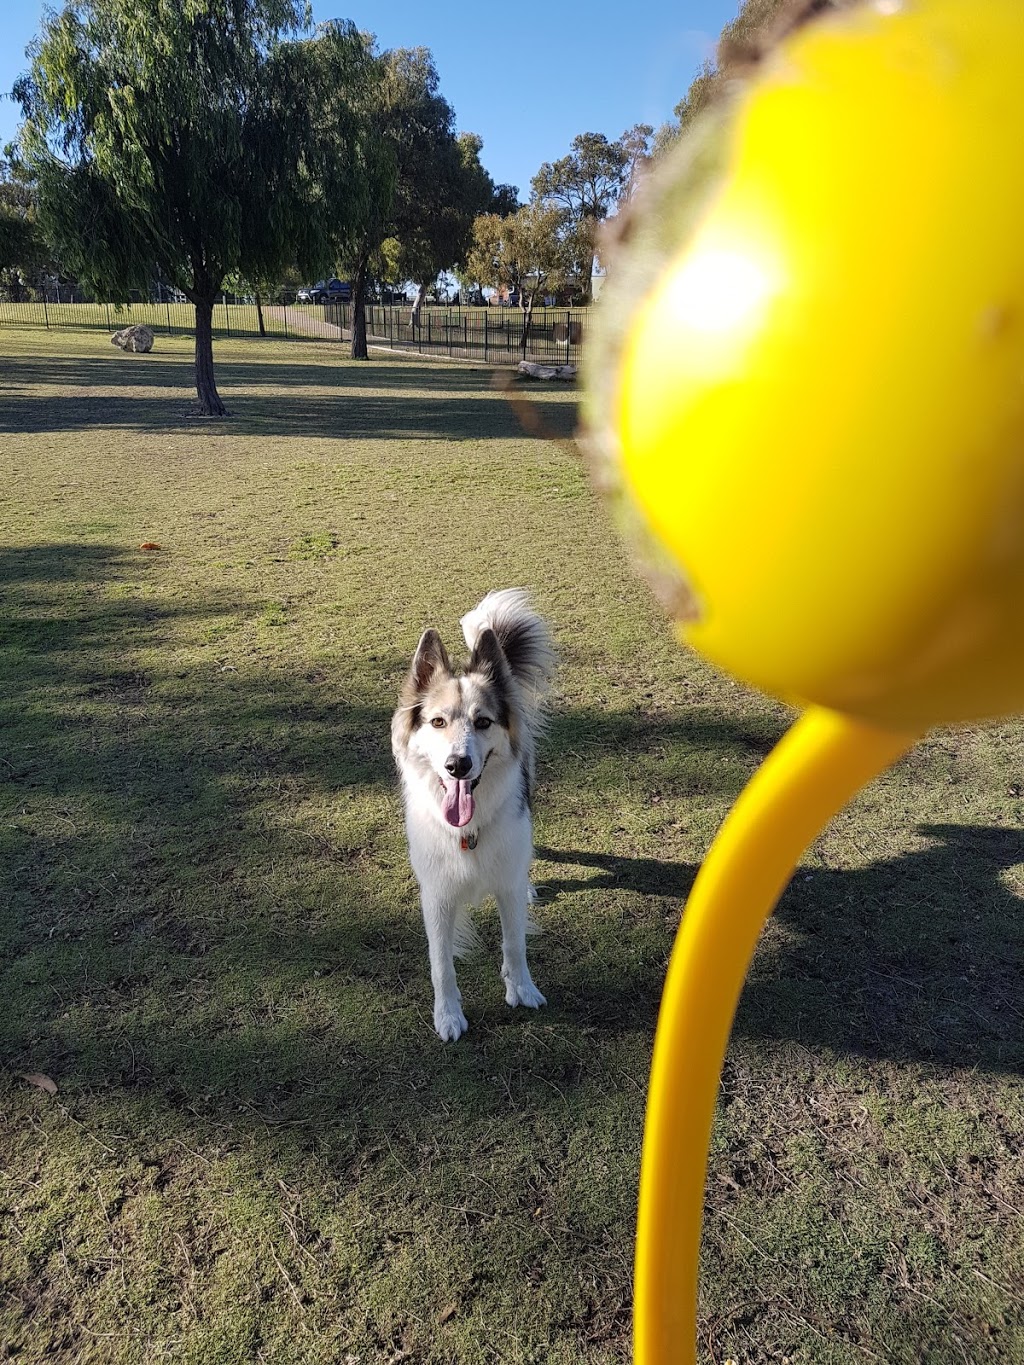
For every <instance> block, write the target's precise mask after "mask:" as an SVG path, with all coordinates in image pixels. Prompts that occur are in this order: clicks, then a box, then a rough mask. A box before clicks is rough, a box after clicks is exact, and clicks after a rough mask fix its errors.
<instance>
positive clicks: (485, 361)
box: [484, 304, 488, 365]
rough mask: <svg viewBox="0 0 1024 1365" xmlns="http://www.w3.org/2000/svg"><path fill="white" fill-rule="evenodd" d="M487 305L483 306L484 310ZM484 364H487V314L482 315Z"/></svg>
mask: <svg viewBox="0 0 1024 1365" xmlns="http://www.w3.org/2000/svg"><path fill="white" fill-rule="evenodd" d="M487 306H488V305H487V304H485V305H484V307H485V308H486V307H487ZM484 364H485V365H486V364H487V314H486V313H485V314H484Z"/></svg>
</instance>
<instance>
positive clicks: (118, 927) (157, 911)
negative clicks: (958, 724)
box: [0, 330, 1024, 1365]
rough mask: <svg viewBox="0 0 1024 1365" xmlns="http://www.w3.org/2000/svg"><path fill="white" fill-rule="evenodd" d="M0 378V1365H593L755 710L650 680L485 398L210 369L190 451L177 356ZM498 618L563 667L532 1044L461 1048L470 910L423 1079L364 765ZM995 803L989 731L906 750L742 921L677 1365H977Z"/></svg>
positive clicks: (552, 419) (1000, 923) (495, 1041)
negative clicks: (420, 684)
mask: <svg viewBox="0 0 1024 1365" xmlns="http://www.w3.org/2000/svg"><path fill="white" fill-rule="evenodd" d="M0 345H2V347H3V348H4V354H3V355H2V357H0V461H2V479H0V528H2V535H0V583H2V590H3V610H2V614H0V677H2V678H3V689H2V695H0V708H2V729H0V845H2V857H0V879H2V886H0V968H2V983H0V992H2V1011H0V1045H2V1051H0V1058H2V1069H0V1286H2V1289H0V1359H14V1360H17V1361H19V1362H36V1361H39V1362H43V1361H47V1362H50V1361H58V1362H68V1363H70V1362H76V1365H77V1362H111V1363H112V1365H114V1363H116V1365H129V1362H130V1363H131V1365H136V1363H137V1365H149V1362H163V1361H173V1362H188V1363H189V1365H242V1362H246V1363H248V1362H266V1365H293V1363H294V1365H298V1362H303V1365H378V1363H379V1365H397V1363H398V1362H417V1363H418V1365H428V1362H429V1363H430V1365H449V1363H451V1362H458V1365H463V1363H465V1365H478V1362H479V1363H486V1362H503V1363H504V1362H509V1363H510V1365H526V1362H534V1363H535V1365H541V1363H542V1362H544V1363H547V1362H550V1363H551V1365H571V1363H574V1362H587V1363H588V1365H598V1363H600V1365H610V1362H620V1361H625V1360H627V1359H628V1358H629V1335H628V1333H629V1317H630V1280H631V1256H632V1237H633V1230H634V1206H635V1198H636V1183H637V1169H638V1160H639V1144H640V1136H641V1125H642V1117H643V1102H644V1091H645V1086H646V1079H647V1066H648V1059H649V1055H650V1048H651V1039H652V1035H653V1029H654V1022H655V1014H656V1009H657V1002H658V997H659V994H660V989H661V983H662V977H663V972H664V967H665V962H666V958H667V954H668V952H669V948H670V945H671V940H672V936H673V933H674V931H675V928H676V926H677V924H678V921H679V916H680V912H681V905H682V900H683V897H684V895H685V893H686V890H687V888H688V886H689V885H690V882H691V880H692V877H693V874H694V870H695V867H696V865H697V864H698V863H699V861H700V858H701V857H702V855H703V853H704V850H705V849H706V847H707V844H708V842H709V840H710V838H711V836H712V834H713V832H714V830H715V828H716V827H717V825H718V823H719V821H720V820H721V818H722V816H723V815H724V813H725V811H726V810H727V808H728V806H729V805H730V803H731V802H732V800H733V798H734V797H735V795H736V793H737V792H738V791H739V789H740V787H741V785H742V784H743V782H744V781H745V780H746V778H747V777H748V775H749V774H750V772H751V771H752V770H753V768H754V767H755V766H756V764H757V763H758V762H759V761H760V759H761V757H762V756H763V755H764V754H765V752H766V751H767V750H768V748H769V747H770V746H771V744H772V743H773V741H774V740H775V738H776V737H777V736H778V735H779V734H780V733H781V731H782V730H783V728H784V726H785V725H786V723H787V720H788V713H787V712H786V711H785V709H784V708H783V707H781V706H779V705H776V704H774V703H770V702H766V701H763V700H761V699H759V698H757V697H755V696H752V695H751V694H750V693H748V692H746V691H745V690H744V689H742V688H740V687H738V686H736V685H733V684H732V683H730V682H728V681H726V680H724V679H722V678H720V677H718V676H716V675H714V674H712V673H711V672H710V671H709V670H708V669H706V668H705V667H704V666H703V665H702V664H700V663H699V662H698V661H697V660H695V659H694V658H691V657H688V656H687V655H685V654H683V653H682V652H681V651H680V650H679V649H678V648H677V647H676V645H675V644H674V643H673V640H672V638H671V635H670V633H669V631H668V629H667V627H666V626H665V624H664V623H663V621H662V618H661V616H660V614H659V612H658V610H657V609H656V608H655V606H654V604H653V602H652V600H651V599H650V597H649V595H648V593H647V591H646V589H645V588H644V587H643V586H642V585H641V584H640V583H639V582H638V581H637V580H636V579H635V578H634V576H633V575H632V573H631V571H630V569H629V566H628V564H627V562H626V560H625V559H624V557H623V555H622V553H621V552H620V550H619V548H618V546H617V545H616V543H615V542H614V541H613V540H612V539H611V538H610V537H609V533H608V530H607V526H606V522H605V518H604V514H603V511H602V509H601V508H600V507H599V506H598V505H597V504H596V503H595V500H594V498H593V496H592V494H591V491H590V488H589V485H588V481H587V478H586V475H585V471H584V470H583V468H582V467H581V465H580V463H579V462H578V460H577V459H576V457H575V456H574V455H573V454H572V453H571V450H570V448H568V447H567V446H566V444H564V443H562V444H558V443H555V442H550V441H545V440H541V439H537V438H528V437H526V436H524V435H523V434H522V432H521V430H520V428H519V426H518V423H517V420H516V417H515V415H514V413H513V411H512V410H511V409H510V408H509V406H508V405H507V403H506V401H505V400H504V399H503V398H502V397H501V396H500V395H498V394H497V393H496V392H494V391H493V390H492V389H491V387H490V385H489V375H488V373H487V372H486V371H484V370H480V369H458V368H455V367H452V366H447V365H440V364H431V363H427V362H414V361H412V360H409V359H391V358H390V357H389V358H387V359H385V360H381V361H376V360H374V361H372V362H371V363H369V364H363V365H359V364H354V363H352V362H349V361H346V360H345V359H344V358H343V357H342V356H341V355H340V354H339V348H338V347H336V346H334V347H332V346H330V345H328V344H323V345H317V344H315V343H303V344H302V345H301V346H300V345H297V344H288V343H285V342H266V343H262V344H261V343H259V342H254V341H241V340H236V341H227V342H224V343H219V344H218V347H217V355H218V381H219V385H220V390H221V393H222V395H223V396H224V398H225V401H226V402H227V404H228V406H229V408H230V409H231V410H232V412H233V413H234V414H235V415H234V417H233V418H232V419H231V420H229V421H226V422H224V423H209V422H204V421H201V420H198V419H195V418H193V417H192V416H191V415H190V413H191V400H192V397H193V394H192V389H191V374H190V369H189V365H188V355H189V347H190V342H189V340H188V339H187V338H179V339H176V338H169V339H164V338H160V339H159V340H158V344H157V349H156V350H155V351H154V352H153V354H151V355H148V356H135V355H123V354H121V353H119V352H117V351H115V350H114V349H113V348H112V347H111V346H110V345H109V344H108V343H107V341H106V338H105V337H103V336H102V335H99V334H92V333H69V332H62V333H50V334H45V333H40V332H31V331H28V330H25V331H20V330H19V331H11V332H6V331H5V332H4V333H3V334H2V336H0ZM532 397H533V401H535V402H536V403H537V404H538V410H539V414H540V415H541V416H542V418H543V422H544V424H545V426H546V428H547V429H548V430H550V431H551V432H552V433H553V434H555V435H559V436H565V435H567V434H568V433H569V432H570V431H571V429H572V425H573V420H574V414H573V410H572V396H571V395H568V394H566V393H564V392H546V391H544V390H540V391H537V392H534V393H533V395H532ZM146 541H152V542H156V543H158V544H159V545H160V547H161V548H160V549H159V550H158V551H148V552H147V551H143V550H140V549H139V548H138V547H139V545H140V543H142V542H146ZM514 584H522V585H524V586H527V587H529V588H530V589H531V590H532V591H533V594H534V596H535V599H536V601H537V602H538V604H539V605H540V606H541V608H542V609H543V610H544V612H545V614H546V615H547V616H548V617H549V619H550V621H551V622H552V625H553V628H554V631H555V633H556V635H557V637H558V641H559V645H560V649H561V653H562V658H563V667H562V671H561V674H560V680H559V688H558V694H557V697H556V700H555V706H554V716H553V724H552V726H551V732H550V735H549V738H548V740H547V741H546V744H545V746H544V749H543V752H542V756H541V763H540V769H539V784H538V785H539V798H538V808H537V844H538V862H537V866H536V879H537V881H538V882H539V883H540V885H541V887H542V895H543V900H542V904H541V905H540V907H539V919H540V921H541V923H542V926H543V928H544V931H545V932H544V935H543V936H542V937H541V938H540V939H538V940H535V941H534V945H533V949H532V964H533V968H534V976H535V978H536V980H537V983H538V985H539V986H540V987H541V989H542V990H543V991H544V992H545V993H546V994H547V996H548V999H549V1001H550V1003H549V1005H548V1007H547V1008H546V1009H545V1010H542V1011H540V1012H538V1013H533V1012H525V1011H522V1010H518V1011H510V1010H509V1009H507V1007H506V1006H505V1005H504V1003H503V997H502V989H501V983H500V981H499V978H498V953H497V943H498V937H497V929H496V924H495V919H496V917H495V916H493V915H492V914H484V915H483V916H481V926H482V929H483V936H484V939H485V944H486V947H485V951H484V953H483V954H482V955H481V956H480V957H479V958H478V959H476V960H474V961H472V962H470V963H469V964H467V965H465V966H464V967H463V968H462V969H461V972H460V984H461V986H462V989H463V993H464V996H465V1003H466V1010H467V1015H468V1017H469V1020H470V1032H469V1034H468V1035H467V1036H466V1038H465V1039H463V1040H462V1041H461V1042H460V1043H458V1044H456V1045H454V1046H447V1047H446V1046H442V1045H441V1044H440V1043H439V1041H438V1040H437V1038H436V1037H435V1036H434V1034H433V1032H432V1031H431V1026H430V1002H431V997H430V983H429V974H428V969H427V959H426V950H425V944H424V941H423V935H422V930H421V926H420V924H419V921H418V912H417V905H416V896H415V886H414V883H413V881H412V878H411V875H410V873H409V870H408V867H407V863H406V859H405V850H404V842H403V834H402V829H401V821H400V811H399V803H398V799H397V794H396V790H395V782H394V778H393V774H392V767H391V758H390V753H389V747H388V721H389V715H390V711H391V707H392V704H393V698H394V695H395V691H396V688H397V685H398V682H399V679H400V676H401V674H402V671H403V668H404V666H405V664H406V661H407V659H408V657H409V655H410V653H411V651H412V649H413V647H414V645H415V643H416V640H417V638H418V636H419V634H420V632H421V630H422V629H423V628H424V627H425V626H426V625H428V624H432V623H433V624H437V625H438V626H439V627H440V628H441V629H442V632H443V634H444V635H445V637H446V638H447V639H448V641H449V643H450V644H452V645H454V643H455V631H456V621H457V618H458V616H459V615H460V614H461V613H462V612H463V611H464V610H465V609H466V608H467V607H468V606H470V605H472V604H473V603H474V602H475V601H476V600H477V599H478V598H479V597H480V596H481V595H482V594H483V592H484V591H485V590H487V589H488V588H491V587H497V586H505V585H514ZM1022 792H1024V729H1022V727H1021V726H1020V725H1019V724H1016V723H1014V724H1002V725H999V726H996V727H993V728H989V729H981V728H978V729H970V730H966V731H963V732H961V733H959V734H957V735H949V734H939V735H936V736H933V737H932V738H930V739H929V740H928V741H927V742H926V743H924V744H922V745H921V746H920V747H919V748H918V749H917V750H916V751H915V752H914V753H913V754H912V755H911V756H910V757H909V758H907V759H906V760H905V761H904V762H903V763H901V764H900V765H899V766H898V768H897V769H896V770H895V771H894V772H893V773H891V774H890V775H889V776H887V777H886V778H884V779H882V780H881V781H879V782H878V783H876V784H875V785H874V786H873V787H872V788H871V789H870V790H869V791H868V792H867V793H866V794H865V795H863V796H862V797H861V798H860V799H859V800H858V802H857V803H856V804H855V806H854V807H852V808H851V809H850V810H849V811H848V812H846V813H845V814H844V815H843V816H841V817H840V818H839V819H838V820H837V821H836V822H835V823H834V825H833V826H832V827H831V828H830V830H829V831H828V833H827V834H826V835H825V836H824V837H823V838H822V839H821V840H820V841H819V842H818V844H817V845H815V847H814V848H813V850H812V851H811V852H810V854H809V855H808V857H807V859H806V860H805V863H804V865H803V867H802V868H801V869H800V871H799V872H798V874H797V877H796V879H795V881H794V883H793V885H792V887H791V888H790V890H789V891H788V892H787V893H786V895H785V897H784V899H783V901H782V903H781V905H780V908H779V911H778V913H777V915H776V916H775V918H774V920H773V921H772V923H771V924H770V926H769V928H768V931H767V933H766V935H765V938H764V941H763V943H762V945H761V948H760V950H759V952H758V955H757V958H756V960H755V963H754V967H753V970H752V974H751V977H750V980H749V983H748V986H747V990H746V992H745V995H744V998H743V1002H742V1004H741V1008H740V1012H739V1016H738V1019H737V1024H736V1029H735V1034H734V1038H733V1042H732V1045H731V1049H730V1054H729V1059H728V1062H727V1065H726V1072H725V1077H724V1083H723V1088H722V1095H721V1104H720V1109H719V1115H718V1120H717V1125H716V1130H715V1138H714V1148H713V1155H712V1162H711V1169H710V1174H709V1185H708V1190H709V1207H708V1215H707V1226H706V1232H705V1243H704V1278H703V1291H702V1316H701V1328H700V1331H701V1359H702V1361H703V1362H705V1365H709V1363H710V1362H716V1365H722V1362H724V1361H726V1360H727V1359H730V1358H731V1359H733V1360H736V1361H738V1362H742V1365H761V1363H762V1362H779V1363H780V1365H781V1362H783V1361H789V1362H792V1363H793V1365H796V1363H797V1362H800V1363H801V1365H846V1362H860V1361H883V1362H908V1365H909V1362H918V1361H928V1362H939V1363H944V1362H965V1363H966V1365H975V1362H982V1361H993V1362H996V1361H999V1362H1014V1361H1024V1318H1022V1312H1021V1307H1020V1304H1021V1302H1022V1299H1024V1223H1022V1209H1024V1159H1022V1152H1024V1090H1022V1083H1021V1074H1022V1066H1024V1003H1022V997H1021V992H1020V982H1021V968H1022V958H1024V951H1022V950H1024V905H1022V896H1024V831H1022V828H1021V816H1022V813H1024V798H1022ZM33 1073H42V1074H45V1075H46V1076H48V1077H51V1078H52V1080H53V1081H54V1082H55V1083H56V1085H57V1087H58V1092H57V1094H56V1095H51V1094H49V1093H47V1092H46V1091H45V1090H43V1089H40V1088H39V1087H38V1086H36V1085H32V1084H30V1083H28V1082H26V1080H25V1079H24V1076H25V1075H26V1074H33Z"/></svg>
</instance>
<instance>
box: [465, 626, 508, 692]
mask: <svg viewBox="0 0 1024 1365" xmlns="http://www.w3.org/2000/svg"><path fill="white" fill-rule="evenodd" d="M466 672H467V673H479V674H481V676H482V677H484V678H486V679H487V681H488V682H491V683H494V684H495V686H497V687H500V688H502V689H503V690H505V689H507V688H508V686H509V684H510V683H511V681H512V672H511V670H510V668H509V666H508V660H507V659H506V658H505V651H504V650H503V649H502V647H501V645H500V644H499V643H498V637H497V635H495V633H494V631H493V630H491V628H490V626H487V627H485V628H484V629H483V630H482V631H481V632H480V634H479V635H478V636H477V639H476V644H475V645H474V646H473V654H472V657H471V658H470V661H469V667H468V668H467V669H466Z"/></svg>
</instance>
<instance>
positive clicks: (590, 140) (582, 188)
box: [530, 133, 629, 299]
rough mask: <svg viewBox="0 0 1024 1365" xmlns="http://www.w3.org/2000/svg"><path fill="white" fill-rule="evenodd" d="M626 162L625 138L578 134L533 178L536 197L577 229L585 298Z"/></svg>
mask: <svg viewBox="0 0 1024 1365" xmlns="http://www.w3.org/2000/svg"><path fill="white" fill-rule="evenodd" d="M626 136H628V134H627V135H626ZM628 163H629V153H628V152H627V151H626V148H625V147H624V146H623V142H622V139H619V140H618V141H617V142H609V141H608V139H607V138H606V137H605V135H604V134H603V133H580V134H579V135H578V136H577V137H574V138H573V140H572V150H571V151H570V152H569V155H568V156H563V157H561V158H560V159H559V160H558V161H554V162H551V161H545V162H544V164H543V166H541V168H540V170H539V171H538V172H537V174H536V175H535V176H534V177H533V180H532V181H531V182H530V183H531V188H532V191H533V199H534V201H535V202H536V203H538V204H545V205H553V206H555V207H557V208H559V209H561V210H562V214H563V219H564V222H565V224H566V225H571V226H572V227H573V228H575V229H576V240H577V241H578V242H579V244H580V247H581V250H582V253H583V255H582V256H581V260H580V266H581V274H582V277H583V288H584V297H585V298H586V299H589V298H590V291H591V285H590V281H591V277H592V276H593V273H594V262H595V260H596V259H597V250H596V237H597V225H598V223H601V222H603V221H604V219H605V218H607V217H608V216H609V214H610V213H611V212H612V211H613V209H614V208H615V205H616V204H617V203H618V200H619V195H620V194H621V192H622V189H623V185H624V183H625V178H626V174H627V165H628Z"/></svg>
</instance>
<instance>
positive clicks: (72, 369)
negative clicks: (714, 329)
mask: <svg viewBox="0 0 1024 1365" xmlns="http://www.w3.org/2000/svg"><path fill="white" fill-rule="evenodd" d="M4 381H5V387H4V390H3V391H2V393H0V432H9V433H13V432H43V431H84V430H88V429H90V428H92V427H115V428H121V429H129V430H139V431H147V430H148V431H152V430H160V431H172V432H182V431H195V430H197V429H202V430H210V431H216V432H217V433H218V434H222V435H225V436H245V435H248V434H250V433H251V432H253V431H259V432H261V433H267V432H272V431H276V430H279V431H281V432H282V433H287V434H288V435H302V436H307V437H312V436H317V437H329V438H331V439H332V440H386V439H399V440H402V439H410V440H411V439H415V440H443V441H449V440H488V439H492V440H493V439H506V440H511V439H516V438H519V437H521V436H522V435H523V430H522V427H521V425H520V422H519V419H518V418H517V416H516V413H515V410H514V408H513V407H512V405H511V403H510V402H509V401H508V400H507V399H506V398H504V397H502V396H501V395H500V394H497V393H495V391H494V387H493V383H492V378H491V372H490V371H488V370H477V369H459V368H455V367H452V368H446V367H441V366H437V365H423V364H417V363H409V362H399V361H394V362H381V363H378V362H366V363H364V364H357V363H347V364H339V363H331V361H330V360H323V361H320V362H319V363H310V362H302V363H296V364H294V365H292V364H282V363H281V362H280V361H278V360H276V359H275V360H267V361H265V362H261V361H260V360H259V359H258V358H257V359H254V360H252V361H248V362H239V361H224V362H220V363H218V365H217V382H218V387H219V389H220V393H221V397H222V398H223V399H224V401H225V403H226V404H227V406H228V408H229V409H230V410H231V412H232V414H233V416H232V417H231V418H230V419H228V420H226V421H224V422H222V423H220V422H218V423H212V424H211V423H209V422H208V421H204V420H203V419H199V418H196V417H194V416H192V415H191V405H192V403H193V401H194V390H193V387H192V372H191V365H190V364H189V362H188V361H187V359H185V358H182V359H173V360H160V359H155V358H154V357H152V356H146V355H140V356H135V355H128V356H124V355H120V354H117V355H111V356H108V357H104V358H102V359H99V358H96V359H89V358H84V359H83V358H81V357H78V356H74V357H67V358H64V359H59V358H58V359H51V358H50V357H38V356H28V357H15V358H13V359H9V360H8V361H7V362H6V364H5V376H4ZM264 384H266V385H272V386H273V388H274V389H275V390H281V389H284V390H287V389H289V388H316V389H320V390H321V392H318V393H311V394H307V395H302V396H300V395H297V394H296V395H288V394H287V393H285V394H283V395H282V394H280V393H276V394H275V396H274V397H269V396H267V395H265V394H262V393H259V392H256V393H253V392H250V391H248V390H252V389H254V388H258V387H259V386H261V385H264ZM40 385H42V386H48V387H51V388H56V389H58V390H59V389H60V388H61V387H66V388H72V387H73V388H83V387H84V388H86V389H88V388H103V389H111V388H114V389H121V390H125V392H124V394H123V395H121V394H116V395H114V396H111V395H110V394H109V393H104V394H102V395H100V394H96V395H95V396H92V395H89V394H88V393H86V394H79V393H70V394H69V393H59V392H58V393H56V394H52V395H51V394H48V395H46V396H40V395H39V394H38V393H19V392H18V390H19V389H24V388H27V387H29V386H40ZM154 388H157V389H159V388H166V389H168V390H173V393H171V392H169V393H168V395H167V397H156V396H153V395H152V394H151V393H140V392H138V390H151V389H154ZM324 389H327V390H330V392H329V393H326V394H325V393H324V392H322V390H324ZM365 390H372V392H369V393H367V392H365ZM553 397H554V399H555V401H550V402H549V401H546V400H545V399H544V398H543V397H541V398H539V399H538V398H537V397H532V398H531V397H530V396H528V395H524V400H525V401H528V402H531V403H532V404H534V405H535V406H536V407H538V408H539V409H540V424H541V428H542V429H543V430H544V432H545V433H546V434H548V435H549V436H551V437H552V439H558V440H562V439H567V438H568V437H570V436H571V435H572V433H573V431H574V430H575V425H576V405H575V403H574V402H572V401H566V398H565V396H564V395H562V394H558V395H553ZM531 434H532V433H531Z"/></svg>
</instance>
